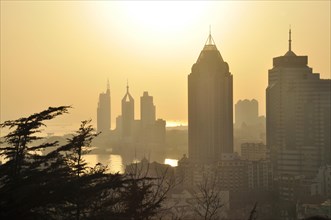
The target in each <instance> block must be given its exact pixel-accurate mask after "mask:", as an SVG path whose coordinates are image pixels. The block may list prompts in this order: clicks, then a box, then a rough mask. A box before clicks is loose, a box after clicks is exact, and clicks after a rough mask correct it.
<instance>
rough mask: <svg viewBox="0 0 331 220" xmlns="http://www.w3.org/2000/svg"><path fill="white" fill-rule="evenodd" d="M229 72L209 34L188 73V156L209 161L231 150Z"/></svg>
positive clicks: (196, 159) (231, 123)
mask: <svg viewBox="0 0 331 220" xmlns="http://www.w3.org/2000/svg"><path fill="white" fill-rule="evenodd" d="M232 84H233V83H232V75H231V73H230V72H229V65H228V64H227V63H226V62H224V60H223V58H222V56H221V54H220V52H219V51H218V50H217V48H216V45H215V43H214V40H213V38H212V36H211V34H209V36H208V39H207V42H206V44H205V46H204V47H203V50H202V51H201V53H200V55H199V58H198V60H197V61H196V63H195V64H194V65H193V66H192V70H191V73H190V74H189V76H188V126H189V128H188V132H189V158H190V159H192V160H194V161H199V162H203V163H210V162H215V161H218V160H221V156H222V154H223V153H232V152H233V100H232Z"/></svg>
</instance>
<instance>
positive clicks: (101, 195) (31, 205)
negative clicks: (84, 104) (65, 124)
mask: <svg viewBox="0 0 331 220" xmlns="http://www.w3.org/2000/svg"><path fill="white" fill-rule="evenodd" d="M69 108H70V107H69V106H61V107H56V108H52V107H50V108H48V109H47V110H45V111H42V112H40V113H36V114H33V115H31V116H29V117H27V118H20V119H18V120H13V121H6V122H4V123H3V124H1V127H9V128H10V129H13V131H11V132H10V133H9V134H8V135H6V136H4V140H5V142H4V143H2V144H1V149H0V153H1V155H4V156H5V158H6V159H7V161H6V162H5V163H4V164H1V165H0V219H150V218H151V217H153V216H155V215H156V214H157V213H158V211H160V210H161V207H162V203H163V201H164V199H165V198H166V193H167V192H168V191H169V189H170V188H171V186H172V185H171V184H170V182H168V179H167V178H166V173H165V174H164V175H163V176H162V175H161V176H159V177H156V178H151V177H148V176H146V175H145V176H139V175H131V174H128V175H125V174H119V173H116V174H111V173H108V171H107V167H105V166H103V165H102V164H96V165H95V166H94V167H89V166H88V165H87V163H86V162H85V161H84V159H83V156H84V155H85V154H87V153H88V152H89V151H90V150H91V141H92V140H93V138H94V137H96V136H97V135H98V134H97V133H96V132H95V130H94V129H93V128H92V126H91V125H90V121H83V122H82V124H81V126H80V128H79V130H78V131H77V132H76V133H75V134H74V135H73V136H72V137H71V138H69V139H67V141H68V142H67V144H65V145H63V146H60V147H58V146H57V144H58V143H57V142H52V143H44V144H40V145H37V146H33V144H34V141H36V140H40V139H41V138H40V137H39V136H37V134H38V133H40V132H41V130H40V127H41V126H45V124H44V121H46V120H51V119H53V118H54V117H56V116H58V115H61V114H63V113H67V111H68V109H69ZM46 147H57V148H56V149H54V150H52V151H51V152H49V153H47V154H45V155H42V154H39V153H38V152H37V151H41V150H42V149H44V148H46Z"/></svg>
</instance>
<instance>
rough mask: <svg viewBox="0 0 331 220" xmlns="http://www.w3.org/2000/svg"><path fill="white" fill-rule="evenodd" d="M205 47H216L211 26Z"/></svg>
mask: <svg viewBox="0 0 331 220" xmlns="http://www.w3.org/2000/svg"><path fill="white" fill-rule="evenodd" d="M205 45H215V41H214V39H213V37H212V36H211V25H209V35H208V38H207V41H206V43H205Z"/></svg>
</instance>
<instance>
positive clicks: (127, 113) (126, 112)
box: [122, 85, 134, 137]
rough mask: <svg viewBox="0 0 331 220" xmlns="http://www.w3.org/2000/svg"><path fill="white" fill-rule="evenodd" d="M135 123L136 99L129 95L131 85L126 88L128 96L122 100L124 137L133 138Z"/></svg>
mask: <svg viewBox="0 0 331 220" xmlns="http://www.w3.org/2000/svg"><path fill="white" fill-rule="evenodd" d="M133 123H134V99H133V98H132V96H131V95H130V93H129V85H127V86H126V94H125V95H124V97H123V99H122V136H123V137H131V136H132V128H133Z"/></svg>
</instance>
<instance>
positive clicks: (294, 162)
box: [266, 30, 331, 178]
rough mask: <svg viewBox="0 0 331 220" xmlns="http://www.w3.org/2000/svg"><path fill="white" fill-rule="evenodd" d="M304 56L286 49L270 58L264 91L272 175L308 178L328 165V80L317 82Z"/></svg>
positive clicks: (330, 149) (330, 151)
mask: <svg viewBox="0 0 331 220" xmlns="http://www.w3.org/2000/svg"><path fill="white" fill-rule="evenodd" d="M307 61H308V57H307V56H297V55H296V54H295V53H294V52H293V51H292V49H291V30H290V31H289V49H288V52H287V53H286V54H285V55H284V56H280V57H276V58H274V59H273V68H272V69H270V70H269V77H268V88H267V89H266V105H267V106H266V113H267V115H266V122H267V147H268V148H269V149H270V151H271V152H270V153H271V155H270V156H271V158H270V159H271V160H272V162H273V167H274V168H275V175H276V176H277V175H293V176H298V175H300V176H305V177H306V178H312V177H314V176H315V175H316V173H317V170H318V168H319V167H320V165H321V164H330V163H331V146H330V134H331V132H330V113H331V112H330V100H331V97H330V90H331V81H330V80H326V79H320V75H319V74H318V73H313V70H312V68H310V67H309V66H308V65H307Z"/></svg>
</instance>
